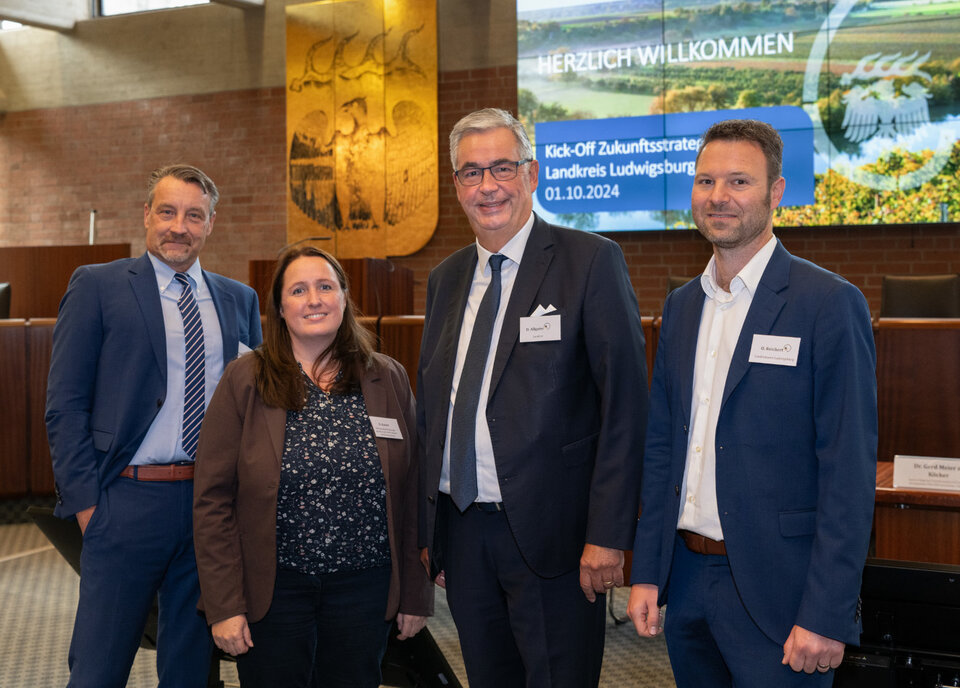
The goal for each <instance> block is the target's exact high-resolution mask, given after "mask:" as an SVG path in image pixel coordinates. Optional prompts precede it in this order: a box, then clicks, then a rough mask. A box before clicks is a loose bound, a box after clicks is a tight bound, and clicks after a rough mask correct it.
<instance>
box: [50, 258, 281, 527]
mask: <svg viewBox="0 0 960 688" xmlns="http://www.w3.org/2000/svg"><path fill="white" fill-rule="evenodd" d="M203 276H204V278H205V279H206V282H207V286H208V287H209V288H210V293H211V295H212V297H213V303H214V306H215V308H216V310H217V316H218V318H219V320H220V330H221V332H222V333H223V360H224V363H225V364H226V363H229V362H230V361H231V360H233V359H234V358H236V357H237V353H238V350H239V343H240V342H243V343H244V344H245V345H247V346H249V347H251V348H253V347H255V346H259V344H260V341H261V339H262V336H261V330H260V313H259V304H258V302H257V295H256V292H254V291H253V289H251V288H250V287H248V286H246V285H243V284H241V283H239V282H236V281H234V280H231V279H228V278H226V277H223V276H221V275H217V274H214V273H211V272H204V273H203ZM166 391H167V352H166V334H165V330H164V325H163V310H162V307H161V305H160V293H159V291H158V289H157V278H156V273H155V271H154V269H153V264H152V263H151V262H150V259H149V257H148V256H147V254H144V255H142V256H140V257H139V258H124V259H122V260H117V261H114V262H112V263H104V264H101V265H84V266H82V267H79V268H77V270H76V271H75V272H74V273H73V276H72V277H71V278H70V284H69V286H68V287H67V291H66V293H65V294H64V296H63V299H62V300H61V302H60V312H59V316H58V318H57V324H56V327H55V328H54V331H53V351H52V354H51V358H50V374H49V377H48V379H47V412H46V422H47V437H48V439H49V442H50V455H51V457H52V460H53V473H54V478H55V480H56V486H57V487H56V489H57V506H56V509H55V512H56V514H57V515H58V516H61V517H67V516H71V515H73V514H75V513H77V512H78V511H81V510H83V509H86V508H87V507H90V506H93V505H95V504H97V503H98V501H99V498H100V491H101V490H102V489H103V488H104V487H105V486H107V485H108V484H110V482H111V481H113V480H114V479H115V478H116V477H117V476H118V475H119V474H120V471H122V470H123V469H124V468H125V467H126V466H127V465H128V464H129V463H130V460H131V459H132V458H133V455H134V454H135V453H136V451H137V449H138V448H139V446H140V443H141V442H142V441H143V438H144V436H145V435H146V434H147V430H149V428H150V424H151V423H152V422H153V419H154V417H156V415H157V413H158V412H159V410H160V407H161V406H162V405H163V402H164V399H165V397H166Z"/></svg>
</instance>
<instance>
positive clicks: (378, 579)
mask: <svg viewBox="0 0 960 688" xmlns="http://www.w3.org/2000/svg"><path fill="white" fill-rule="evenodd" d="M372 342H373V337H372V335H371V334H370V333H369V332H368V331H367V330H365V329H364V328H363V327H362V326H361V325H360V324H359V323H358V322H357V319H356V316H355V312H354V308H353V304H352V303H351V301H350V299H349V298H348V296H347V280H346V275H345V274H344V272H343V268H342V267H341V266H340V264H339V263H338V262H337V261H336V259H335V258H333V256H331V255H329V254H327V253H326V252H324V251H322V250H320V249H317V248H314V247H311V246H299V247H295V248H293V249H290V250H288V251H287V252H286V253H284V254H283V255H282V256H281V257H280V260H279V261H278V264H277V270H276V273H275V274H274V279H273V285H272V288H271V300H270V303H269V305H268V308H267V320H266V331H265V338H264V343H263V345H262V346H261V347H260V348H259V349H257V350H256V351H255V352H253V353H251V354H248V355H246V356H243V357H241V358H239V359H237V360H236V361H234V362H232V363H231V364H230V365H229V366H227V369H226V370H225V372H224V374H223V378H222V379H221V381H220V384H219V385H218V387H217V390H216V392H215V393H214V396H213V399H212V401H211V402H210V407H209V409H207V412H206V417H205V419H204V422H203V429H202V431H201V436H200V445H199V449H198V452H197V462H196V475H195V478H194V543H195V548H196V554H197V568H198V570H199V572H200V588H201V601H200V606H201V608H202V609H203V611H204V613H205V614H206V617H207V622H208V623H209V624H211V631H212V633H213V638H214V641H215V642H216V644H217V646H218V647H219V648H220V649H222V650H224V651H225V652H228V653H230V654H233V655H237V658H238V661H237V666H238V673H239V676H240V680H241V683H242V684H243V686H244V688H251V687H253V686H285V687H286V686H308V685H314V686H318V685H323V686H341V685H342V686H371V687H375V686H378V685H379V684H380V661H381V659H382V657H383V653H384V651H385V649H386V642H387V633H388V630H389V622H390V620H392V619H393V618H394V617H396V619H397V624H398V627H399V629H400V636H399V637H400V638H401V639H403V638H408V637H411V636H413V635H415V634H416V633H417V632H418V631H419V630H420V629H421V628H422V627H423V625H424V623H425V621H426V617H427V616H428V615H429V614H431V613H432V611H433V590H432V585H431V582H430V580H429V578H428V577H427V574H426V572H425V571H424V568H423V566H422V565H421V564H420V563H419V560H418V550H417V513H416V491H417V447H416V423H415V417H414V414H415V410H414V399H413V394H412V392H411V390H410V383H409V380H408V378H407V375H406V372H405V371H404V369H403V368H402V367H401V366H400V364H399V363H397V362H396V361H394V360H393V359H391V358H389V357H387V356H383V355H381V354H377V353H375V352H373V348H372Z"/></svg>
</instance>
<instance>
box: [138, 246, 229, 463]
mask: <svg viewBox="0 0 960 688" xmlns="http://www.w3.org/2000/svg"><path fill="white" fill-rule="evenodd" d="M147 255H148V256H149V257H150V262H151V263H152V264H153V270H154V272H155V273H156V275H157V289H159V291H160V305H161V307H162V308H163V326H164V329H165V330H166V333H167V337H166V344H167V394H166V400H165V401H164V402H163V406H161V407H160V411H159V412H158V413H157V416H156V418H154V419H153V423H152V424H151V425H150V429H149V430H148V431H147V434H146V436H145V437H144V438H143V442H141V443H140V447H139V448H138V449H137V453H136V454H134V456H133V460H132V461H131V462H130V464H131V465H135V466H142V465H144V464H151V463H175V462H178V461H189V460H190V457H188V456H187V454H186V452H184V451H183V447H182V446H181V428H182V424H183V384H184V366H185V362H184V342H183V318H182V317H181V316H180V308H179V307H178V306H177V301H178V300H179V299H180V293H181V290H182V287H181V286H180V284H179V283H178V282H177V280H176V279H174V273H175V271H174V270H173V268H171V267H170V266H169V265H167V264H166V263H164V262H162V261H160V260H158V259H157V258H156V256H154V255H153V254H151V253H149V252H148V253H147ZM186 275H187V279H188V280H189V281H190V285H191V286H192V287H193V291H194V297H195V298H196V300H197V306H198V307H199V309H200V318H201V319H202V320H203V347H204V374H205V377H206V390H205V392H206V393H205V397H206V404H207V405H208V406H209V404H210V398H211V397H212V396H213V390H214V389H216V387H217V383H218V382H219V381H220V376H221V375H222V374H223V335H222V333H221V331H220V319H219V318H218V317H217V309H216V307H215V306H214V305H213V296H212V295H211V294H210V289H209V287H208V286H207V283H206V280H204V279H203V271H202V270H201V269H200V261H199V260H196V261H194V263H193V265H191V266H190V269H188V270H187V271H186Z"/></svg>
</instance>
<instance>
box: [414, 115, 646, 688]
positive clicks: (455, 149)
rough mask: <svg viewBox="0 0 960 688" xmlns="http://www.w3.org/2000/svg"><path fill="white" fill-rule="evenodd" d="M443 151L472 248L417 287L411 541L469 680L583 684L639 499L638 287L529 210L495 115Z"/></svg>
mask: <svg viewBox="0 0 960 688" xmlns="http://www.w3.org/2000/svg"><path fill="white" fill-rule="evenodd" d="M450 156H451V160H452V162H453V166H454V170H455V172H454V180H453V181H454V184H455V186H456V190H457V197H458V199H459V200H460V204H461V206H462V207H463V210H464V212H465V213H466V215H467V218H468V219H469V221H470V226H471V227H472V229H473V231H474V234H475V235H476V242H475V243H473V244H471V245H469V246H467V247H466V248H463V249H461V250H460V251H457V252H456V253H454V254H453V255H452V256H450V257H449V258H447V259H446V260H444V261H443V262H442V263H441V264H440V265H439V266H437V268H436V269H435V270H433V272H432V273H431V274H430V279H429V283H428V287H427V309H426V319H425V323H424V333H423V341H422V346H421V353H420V365H419V374H418V375H419V377H418V386H417V414H418V418H417V420H418V426H419V427H418V429H419V433H420V438H421V448H422V451H423V452H424V458H423V461H422V462H421V478H422V492H421V503H420V507H421V514H420V515H421V543H422V545H424V546H425V547H428V549H429V559H430V564H431V565H432V567H433V569H434V571H435V572H439V575H438V576H437V581H438V583H439V584H441V585H445V587H446V590H447V601H448V603H449V605H450V611H451V612H452V614H453V619H454V621H455V623H456V625H457V630H458V632H459V635H460V644H461V648H462V650H463V658H464V664H465V666H466V670H467V676H468V677H469V680H470V685H471V686H473V687H474V688H485V687H486V686H491V687H493V686H496V687H498V688H501V687H504V686H506V687H510V686H544V687H546V686H553V687H562V686H594V685H596V684H597V682H598V680H599V674H600V664H601V661H602V657H603V634H604V606H605V605H604V600H605V599H606V596H605V592H606V591H607V590H609V589H611V588H612V587H614V586H617V585H621V584H622V582H623V568H622V567H623V552H622V550H624V549H626V548H628V547H629V546H630V543H631V542H632V538H633V535H632V532H633V526H634V522H635V518H636V508H637V502H638V498H639V494H638V492H639V490H638V485H639V482H638V481H639V470H640V462H641V456H642V449H643V447H642V445H643V419H644V417H645V413H646V404H647V384H646V365H645V355H644V344H643V334H642V330H641V325H640V314H639V311H638V307H637V301H636V297H635V295H634V292H633V288H632V287H631V284H630V279H629V276H628V274H627V268H626V264H625V262H624V259H623V254H622V252H621V251H620V247H619V246H617V244H615V243H614V242H612V241H609V240H607V239H604V238H601V237H599V236H597V235H593V234H588V233H586V232H579V231H575V230H571V229H565V228H562V227H557V226H554V225H552V224H548V223H547V222H544V221H543V220H542V219H540V218H538V217H536V216H535V215H534V214H533V212H532V206H533V200H532V193H533V191H534V190H535V189H536V188H537V173H538V169H539V168H538V165H537V161H536V160H534V159H533V149H532V147H531V145H530V140H529V139H528V138H527V134H526V132H525V131H524V129H523V125H522V124H520V122H518V121H517V120H516V119H515V118H513V117H512V116H511V115H510V114H509V113H507V112H505V111H503V110H496V109H487V110H480V111H478V112H474V113H472V114H470V115H467V116H466V117H464V118H463V119H462V120H460V122H458V123H457V125H456V126H455V127H454V129H453V132H452V133H451V135H450ZM488 295H489V296H488ZM493 295H496V298H492V297H493ZM488 298H492V300H488ZM488 306H489V309H488ZM484 323H485V325H484ZM464 409H466V410H464ZM425 556H426V552H425Z"/></svg>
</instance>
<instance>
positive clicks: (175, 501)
mask: <svg viewBox="0 0 960 688" xmlns="http://www.w3.org/2000/svg"><path fill="white" fill-rule="evenodd" d="M217 198H218V192H217V188H216V186H215V185H214V184H213V182H212V181H211V180H210V178H209V177H207V175H206V174H204V173H203V172H201V171H200V170H198V169H196V168H195V167H190V166H187V165H173V166H169V167H165V168H161V169H159V170H156V171H155V172H154V173H153V174H152V176H151V178H150V182H149V185H148V196H147V202H146V204H145V205H144V226H145V228H146V245H147V253H145V254H144V255H143V256H141V257H139V258H128V259H124V260H118V261H115V262H113V263H107V264H104V265H87V266H83V267H80V268H78V269H77V270H76V272H75V273H74V274H73V277H72V278H71V279H70V284H69V286H68V288H67V292H66V294H65V295H64V297H63V300H62V301H61V302H60V313H59V317H58V319H57V325H56V327H55V329H54V334H53V352H52V356H51V362H50V375H49V378H48V383H47V412H46V422H47V435H48V438H49V441H50V454H51V456H52V459H53V470H54V477H55V479H56V492H57V506H56V514H57V515H58V516H60V517H62V518H68V517H73V516H75V517H76V519H77V522H78V524H79V526H80V529H81V532H82V533H83V552H82V555H81V577H80V601H79V605H78V607H77V616H76V621H75V625H74V631H73V641H72V643H71V646H70V656H69V664H70V672H71V673H70V683H69V685H70V686H76V687H77V688H80V687H81V686H83V687H90V688H109V687H112V686H119V687H122V686H124V685H126V681H127V676H128V674H129V672H130V667H131V665H132V663H133V659H134V656H135V655H136V652H137V647H138V645H139V642H140V637H141V635H142V634H143V629H144V624H145V621H146V618H147V615H148V613H149V612H150V609H151V606H152V604H153V601H154V599H155V598H156V597H159V605H160V607H159V622H158V637H157V670H158V674H159V678H160V684H159V685H160V686H161V687H170V688H173V687H178V688H185V687H187V686H198V687H199V686H205V685H206V681H207V673H208V670H209V664H210V657H211V649H212V646H211V644H210V640H209V635H208V633H207V629H206V623H205V622H204V620H203V619H202V617H200V616H199V614H198V613H197V610H196V604H197V599H198V597H199V585H198V582H197V572H196V562H195V559H194V553H193V531H192V503H193V459H194V451H195V448H196V434H197V433H198V431H199V422H200V420H201V418H202V414H203V410H204V409H205V408H206V404H207V403H209V400H210V398H211V396H212V395H213V390H214V388H215V387H216V384H217V381H218V380H219V378H220V375H221V374H222V372H223V368H224V365H225V363H227V362H229V361H230V360H232V359H234V358H236V357H237V355H238V353H239V352H240V351H241V349H245V348H246V347H254V346H257V345H259V343H260V340H261V332H260V314H259V308H258V303H257V296H256V293H255V292H254V291H253V290H252V289H250V288H249V287H247V286H245V285H243V284H240V283H239V282H235V281H233V280H230V279H227V278H225V277H222V276H220V275H215V274H213V273H209V272H204V271H203V270H201V268H200V263H199V261H198V260H197V257H198V255H199V253H200V250H201V249H202V248H203V245H204V243H205V241H206V238H207V236H209V234H210V232H211V230H212V229H213V223H214V220H215V218H216V212H215V207H216V202H217Z"/></svg>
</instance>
